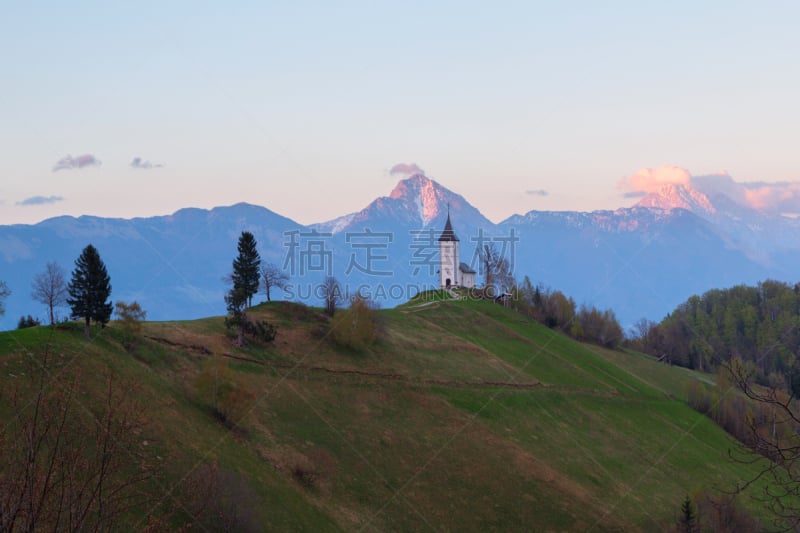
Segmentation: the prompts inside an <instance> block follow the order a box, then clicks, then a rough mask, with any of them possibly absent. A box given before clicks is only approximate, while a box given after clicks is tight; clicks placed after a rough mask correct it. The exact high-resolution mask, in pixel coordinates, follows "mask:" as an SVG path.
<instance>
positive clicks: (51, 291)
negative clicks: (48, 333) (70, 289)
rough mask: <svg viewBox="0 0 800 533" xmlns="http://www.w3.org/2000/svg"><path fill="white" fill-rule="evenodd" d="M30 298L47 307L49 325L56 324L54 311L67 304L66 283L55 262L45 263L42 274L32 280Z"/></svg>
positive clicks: (61, 271) (62, 272) (62, 270)
mask: <svg viewBox="0 0 800 533" xmlns="http://www.w3.org/2000/svg"><path fill="white" fill-rule="evenodd" d="M31 289H32V292H31V296H32V297H33V299H34V300H36V301H37V302H39V303H41V304H43V305H45V306H47V310H48V312H49V315H50V325H51V326H52V325H54V324H55V323H56V317H55V309H56V308H57V307H61V306H62V305H64V304H66V303H67V282H66V273H65V272H64V269H63V268H62V267H61V265H59V264H58V263H56V262H55V261H50V262H49V263H47V266H46V267H45V269H44V271H43V272H40V273H39V274H37V275H36V277H35V278H33V282H32V283H31Z"/></svg>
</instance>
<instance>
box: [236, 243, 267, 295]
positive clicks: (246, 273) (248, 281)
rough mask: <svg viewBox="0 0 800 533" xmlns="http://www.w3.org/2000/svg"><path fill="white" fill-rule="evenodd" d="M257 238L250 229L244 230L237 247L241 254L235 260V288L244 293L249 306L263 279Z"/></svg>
mask: <svg viewBox="0 0 800 533" xmlns="http://www.w3.org/2000/svg"><path fill="white" fill-rule="evenodd" d="M256 246H257V243H256V238H255V237H254V236H253V234H252V233H250V232H249V231H243V232H242V234H241V235H240V236H239V244H238V246H237V249H238V250H239V255H238V256H237V257H236V259H234V260H233V274H232V275H231V280H232V281H233V289H234V290H236V291H240V292H241V293H242V295H244V298H245V302H246V303H247V306H248V307H250V305H251V304H252V303H253V295H254V294H256V293H257V292H258V285H259V281H260V279H261V272H260V271H259V266H261V257H260V256H259V255H258V250H257V249H256Z"/></svg>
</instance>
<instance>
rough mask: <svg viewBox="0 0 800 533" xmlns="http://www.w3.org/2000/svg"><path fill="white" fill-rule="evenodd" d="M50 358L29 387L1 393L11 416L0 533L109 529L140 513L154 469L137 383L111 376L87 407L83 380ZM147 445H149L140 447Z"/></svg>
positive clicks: (2, 456) (0, 486) (3, 459)
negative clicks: (144, 435)
mask: <svg viewBox="0 0 800 533" xmlns="http://www.w3.org/2000/svg"><path fill="white" fill-rule="evenodd" d="M49 359H50V358H49V357H48V354H47V352H45V353H44V354H43V355H42V356H40V357H38V358H36V360H35V361H30V372H27V374H28V376H29V379H30V381H29V382H28V384H27V386H25V385H23V384H22V383H19V384H18V385H17V387H15V388H14V389H13V390H5V391H2V393H3V394H2V396H3V398H2V399H3V401H4V403H5V402H8V403H7V405H8V406H9V407H10V409H11V411H10V412H13V413H14V415H15V416H14V417H13V418H12V419H11V420H10V421H9V422H8V424H7V425H6V427H5V428H4V431H3V432H2V433H0V531H111V530H114V529H126V527H125V526H124V525H123V524H121V521H122V520H124V516H126V515H128V513H134V514H135V513H136V512H140V513H141V512H145V511H146V508H147V503H148V502H150V501H152V495H150V494H149V493H150V491H148V490H145V487H144V486H143V485H148V484H149V483H150V482H151V481H153V480H154V479H155V477H156V476H157V475H158V471H159V467H158V466H157V465H158V464H159V463H158V461H157V460H156V458H155V457H154V456H153V454H152V451H150V449H149V448H145V447H143V446H144V444H142V442H141V438H140V437H137V435H140V434H141V433H142V431H143V430H144V429H145V425H144V416H143V414H142V413H143V411H142V409H141V406H139V405H137V404H135V403H134V401H133V396H134V395H136V393H137V387H136V385H135V384H134V383H122V382H120V381H119V380H118V379H117V378H116V377H115V376H114V375H113V374H112V373H111V372H109V373H108V375H107V377H106V379H105V384H104V386H101V387H100V390H98V391H97V397H96V400H97V401H96V402H92V404H91V406H87V405H84V404H83V403H82V401H83V400H82V399H83V398H84V397H85V395H86V393H87V389H85V388H83V382H84V380H83V379H81V376H80V375H79V374H78V373H77V372H75V371H74V370H73V369H68V370H64V369H63V368H56V366H55V364H54V363H52V362H51V361H50V360H49ZM145 444H146V443H145Z"/></svg>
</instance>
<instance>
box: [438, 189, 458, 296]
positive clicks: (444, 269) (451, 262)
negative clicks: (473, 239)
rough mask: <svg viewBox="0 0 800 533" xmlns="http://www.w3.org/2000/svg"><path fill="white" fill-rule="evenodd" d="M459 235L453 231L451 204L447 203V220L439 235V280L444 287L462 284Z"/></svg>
mask: <svg viewBox="0 0 800 533" xmlns="http://www.w3.org/2000/svg"><path fill="white" fill-rule="evenodd" d="M459 262H460V259H459V254H458V237H456V232H455V231H453V224H452V223H451V222H450V205H449V204H448V205H447V222H446V223H445V225H444V231H442V235H441V237H439V281H440V283H441V286H442V288H446V289H449V288H450V287H458V286H460V285H461V276H460V272H459V270H458V267H459V264H460V263H459Z"/></svg>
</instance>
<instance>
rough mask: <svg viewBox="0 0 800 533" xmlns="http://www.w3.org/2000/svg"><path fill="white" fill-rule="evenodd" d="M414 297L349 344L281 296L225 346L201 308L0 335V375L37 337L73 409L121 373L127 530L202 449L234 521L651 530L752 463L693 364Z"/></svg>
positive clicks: (37, 356) (25, 367)
mask: <svg viewBox="0 0 800 533" xmlns="http://www.w3.org/2000/svg"><path fill="white" fill-rule="evenodd" d="M431 294H434V293H428V294H427V295H426V296H430V295H431ZM423 300H424V299H423V298H418V299H417V300H415V301H412V302H409V303H408V304H406V305H403V306H400V307H398V308H396V309H391V310H383V311H379V315H380V319H381V324H382V326H381V328H382V333H381V336H380V339H379V340H378V342H377V344H375V345H374V346H373V347H372V348H371V349H370V350H367V351H366V352H351V351H346V350H342V349H339V348H336V347H335V346H334V345H333V344H332V343H330V342H329V340H328V339H327V338H326V337H325V334H324V329H325V327H326V324H327V319H326V318H325V317H324V316H323V315H322V314H320V313H319V312H317V311H315V310H314V309H311V308H307V307H304V306H302V305H299V304H291V303H287V302H274V303H271V304H263V305H260V306H257V307H255V308H253V310H252V311H251V314H252V315H254V316H257V317H259V318H263V319H266V320H269V321H270V322H271V323H274V324H276V325H277V326H278V336H277V338H276V340H275V341H274V342H273V343H267V344H251V345H249V346H248V347H245V348H243V349H238V348H236V347H234V346H233V344H232V342H231V339H229V338H228V337H227V336H226V334H225V329H224V325H223V318H220V317H218V318H207V319H202V320H195V321H187V322H150V323H146V324H145V325H144V329H143V332H142V335H143V338H142V340H141V342H140V343H139V344H138V346H137V347H136V348H135V349H134V350H132V351H130V352H129V351H126V350H125V349H124V348H123V347H122V343H121V332H120V328H119V326H118V324H115V323H114V322H112V323H111V325H110V326H109V327H108V328H106V329H104V330H100V329H98V330H96V331H94V338H93V340H91V341H86V340H84V339H83V337H82V332H81V331H80V330H79V329H75V330H72V329H65V330H50V329H49V328H45V327H39V328H31V329H26V330H19V331H9V332H3V333H0V354H2V356H1V357H2V363H0V369H2V372H0V390H3V391H6V392H7V393H8V392H9V391H12V390H21V391H22V394H23V396H24V395H25V394H29V389H28V388H27V386H26V385H25V383H27V381H26V379H27V375H26V373H30V371H31V369H32V368H35V366H36V365H37V364H38V362H40V361H41V360H42V357H43V354H45V353H49V354H50V355H51V356H52V357H55V358H56V361H57V363H58V364H57V365H56V366H55V367H53V369H52V370H51V374H49V375H50V376H54V375H60V374H63V373H65V372H67V370H70V371H75V372H76V373H77V374H78V375H79V376H80V389H81V391H82V392H81V394H80V395H79V396H78V398H79V399H80V403H81V405H86V406H90V407H92V406H95V405H97V404H98V403H101V402H100V398H101V391H102V390H103V387H102V384H103V383H105V381H104V379H105V378H104V377H103V376H104V375H105V374H106V373H107V369H111V370H112V371H113V373H114V375H115V380H116V382H118V383H135V384H136V389H135V395H136V396H135V401H137V402H138V403H139V405H140V406H141V407H142V409H143V411H142V412H143V413H144V415H145V418H146V424H145V429H144V430H143V431H142V433H141V434H139V433H137V434H136V436H135V441H136V446H140V447H141V446H146V447H147V448H148V449H149V450H151V451H154V452H155V453H156V456H157V459H154V460H155V461H158V462H159V464H160V465H161V467H162V470H163V473H162V477H161V478H159V479H158V480H156V481H151V482H148V483H150V484H149V485H147V487H148V489H147V490H148V491H150V493H151V494H152V495H155V496H154V497H153V498H152V501H151V502H149V503H148V504H147V505H145V506H142V507H141V508H138V509H136V511H135V512H134V513H132V514H130V515H129V516H127V517H126V518H125V522H124V523H125V526H126V528H129V529H130V528H136V529H141V528H142V527H144V526H145V525H146V524H147V523H148V520H151V519H148V518H144V517H142V516H141V515H142V514H146V513H148V512H150V513H153V514H154V515H157V516H158V517H160V518H161V520H163V522H164V524H166V525H167V526H170V527H174V526H178V525H181V524H185V523H186V522H187V520H188V518H187V517H186V515H185V512H186V510H187V509H188V508H191V507H192V505H193V500H191V496H187V495H186V493H187V486H190V487H191V486H193V485H192V483H197V478H196V475H197V473H198V472H206V471H208V469H209V465H216V466H213V468H218V469H219V472H226V473H227V474H226V475H225V476H222V477H219V478H218V479H227V480H231V479H233V480H235V482H230V483H231V484H233V485H234V488H235V490H234V491H233V493H234V494H243V495H244V496H242V497H241V498H239V499H240V500H241V501H247V502H251V503H250V504H249V505H248V506H247V513H249V514H248V516H247V517H246V518H247V520H249V521H250V522H247V520H245V519H244V518H243V519H242V520H244V522H242V524H244V523H259V524H266V525H267V529H270V530H290V529H291V530H315V531H319V530H325V531H336V530H368V531H397V530H426V529H442V528H444V529H447V530H457V531H469V530H473V531H479V530H480V531H485V530H530V529H531V527H533V525H535V528H536V529H539V530H559V531H564V530H572V531H574V530H592V531H604V530H641V531H652V530H661V529H663V528H666V527H669V526H671V525H672V524H673V523H674V516H675V513H676V512H677V509H678V508H679V506H680V503H681V501H682V500H683V498H684V497H685V496H686V494H691V493H694V492H696V491H699V490H708V491H713V490H718V489H724V488H731V487H732V486H734V485H735V484H737V483H739V482H741V481H743V480H746V479H750V478H752V477H753V476H754V475H755V473H756V470H755V469H754V468H753V467H752V465H743V464H740V463H735V462H732V461H731V460H730V458H729V456H728V450H729V449H731V448H733V447H735V446H736V444H735V442H734V441H732V440H731V438H730V437H728V436H727V435H726V434H725V433H724V432H723V431H722V430H721V429H719V428H718V427H717V426H715V425H714V424H713V422H711V421H710V420H708V419H707V418H705V417H704V416H702V415H700V414H698V413H696V412H694V411H693V410H691V409H690V408H689V407H688V406H687V405H686V401H685V400H686V392H685V391H686V386H687V385H688V384H689V383H690V382H692V381H694V380H701V381H706V382H711V381H713V377H712V376H709V375H706V374H700V373H696V372H693V371H690V370H687V369H683V368H673V367H667V366H665V365H661V364H658V363H656V362H654V361H653V360H651V359H649V358H647V357H644V356H641V355H638V354H634V353H626V352H621V351H609V350H605V349H601V348H599V347H596V346H591V345H584V344H580V343H577V342H575V341H573V340H571V339H569V338H567V337H564V336H562V335H560V334H558V333H556V332H554V331H551V330H549V329H547V328H544V327H543V326H540V325H538V324H536V323H534V322H531V321H529V320H527V319H526V318H525V317H523V316H521V315H519V314H517V313H514V312H513V311H511V310H508V309H505V308H503V307H501V306H497V305H493V304H491V303H488V302H484V301H466V300H461V301H454V300H446V301H433V300H428V301H423ZM214 361H222V362H223V365H222V366H218V367H213V366H210V365H212V363H213V362H214ZM209 368H216V369H217V370H218V371H219V372H220V373H222V374H224V375H225V376H227V377H231V376H233V377H232V379H233V380H234V381H235V382H236V383H238V384H239V386H240V387H243V388H246V389H247V390H249V391H252V393H253V396H252V397H251V398H249V399H248V401H247V405H248V409H247V410H246V411H247V415H246V418H245V420H244V422H243V423H242V424H241V427H240V428H238V429H231V428H230V427H228V426H226V425H225V424H224V423H222V422H221V421H220V420H219V419H217V418H215V417H214V416H213V414H212V411H211V409H210V402H211V400H210V398H209V397H208V396H207V395H204V394H203V393H202V392H201V390H202V389H201V388H200V389H199V388H198V386H197V384H198V377H199V376H200V375H201V374H202V373H203V372H206V373H207V372H208V369H209ZM27 399H28V400H29V399H30V397H27ZM2 402H3V403H0V413H2V414H3V416H4V417H5V418H7V419H8V420H11V418H10V417H11V411H10V406H9V404H8V394H5V395H4V396H3V398H2ZM20 405H30V404H29V403H26V402H25V401H23V402H22V403H21V404H20ZM23 411H24V409H23ZM12 425H13V424H12ZM7 427H10V426H7ZM137 449H138V448H137ZM186 498H189V499H190V500H191V501H190V502H189V503H186V501H187V500H186ZM195 503H196V502H195ZM744 503H745V504H746V505H748V506H751V505H753V502H751V501H749V500H746V501H744ZM756 512H758V510H757V509H756ZM151 521H152V520H151ZM240 525H241V524H240ZM242 527H244V526H242Z"/></svg>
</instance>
